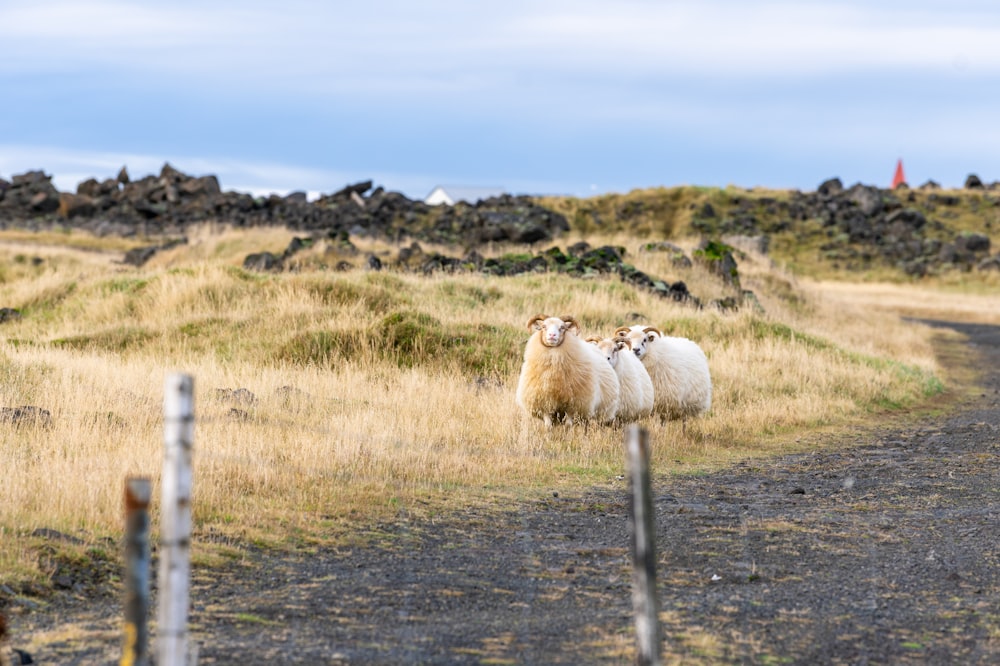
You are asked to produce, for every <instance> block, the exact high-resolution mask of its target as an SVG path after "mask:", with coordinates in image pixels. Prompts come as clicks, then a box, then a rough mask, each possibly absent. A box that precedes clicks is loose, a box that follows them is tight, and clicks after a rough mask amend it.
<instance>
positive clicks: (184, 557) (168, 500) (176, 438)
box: [157, 374, 194, 666]
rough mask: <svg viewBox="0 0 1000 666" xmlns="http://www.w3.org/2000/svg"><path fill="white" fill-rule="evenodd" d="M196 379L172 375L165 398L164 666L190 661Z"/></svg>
mask: <svg viewBox="0 0 1000 666" xmlns="http://www.w3.org/2000/svg"><path fill="white" fill-rule="evenodd" d="M193 441H194V380H193V379H192V377H191V376H190V375H184V374H172V375H169V376H168V377H167V380H166V384H165V386H164V395H163V443H164V456H163V478H162V485H163V505H162V507H161V512H162V515H161V520H160V570H159V616H158V621H157V644H158V647H159V650H158V655H159V659H158V661H157V664H158V666H183V665H184V664H186V663H187V658H188V644H187V616H188V582H189V577H190V569H191V565H190V562H191V559H190V546H191V447H192V444H193Z"/></svg>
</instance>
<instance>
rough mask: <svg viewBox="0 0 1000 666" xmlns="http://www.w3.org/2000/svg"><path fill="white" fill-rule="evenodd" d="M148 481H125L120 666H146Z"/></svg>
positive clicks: (134, 479) (150, 489) (138, 479)
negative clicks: (123, 629)
mask: <svg viewBox="0 0 1000 666" xmlns="http://www.w3.org/2000/svg"><path fill="white" fill-rule="evenodd" d="M152 494H153V484H152V483H151V482H150V480H149V479H146V478H138V477H129V478H127V479H125V639H124V642H123V644H122V659H121V666H149V652H148V646H149V628H148V625H147V617H148V615H149V500H150V496H151V495H152Z"/></svg>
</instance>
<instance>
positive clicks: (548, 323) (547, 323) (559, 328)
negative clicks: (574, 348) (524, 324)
mask: <svg viewBox="0 0 1000 666" xmlns="http://www.w3.org/2000/svg"><path fill="white" fill-rule="evenodd" d="M528 330H531V331H538V332H539V333H538V336H539V340H541V342H542V344H543V345H545V346H546V347H558V346H559V345H561V344H562V343H563V340H564V339H565V337H566V331H573V332H574V333H575V332H577V331H579V330H580V325H579V324H578V323H577V322H576V319H574V318H573V317H546V316H545V315H535V316H534V317H532V318H531V319H530V320H529V321H528Z"/></svg>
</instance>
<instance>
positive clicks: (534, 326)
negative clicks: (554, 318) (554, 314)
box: [528, 314, 549, 331]
mask: <svg viewBox="0 0 1000 666" xmlns="http://www.w3.org/2000/svg"><path fill="white" fill-rule="evenodd" d="M548 318H549V316H548V315H543V314H536V315H535V316H534V317H532V318H531V319H529V320H528V330H529V331H538V330H541V328H542V327H541V326H539V325H538V322H540V321H545V320H546V319H548Z"/></svg>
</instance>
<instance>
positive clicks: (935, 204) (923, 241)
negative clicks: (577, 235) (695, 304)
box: [692, 175, 1000, 277]
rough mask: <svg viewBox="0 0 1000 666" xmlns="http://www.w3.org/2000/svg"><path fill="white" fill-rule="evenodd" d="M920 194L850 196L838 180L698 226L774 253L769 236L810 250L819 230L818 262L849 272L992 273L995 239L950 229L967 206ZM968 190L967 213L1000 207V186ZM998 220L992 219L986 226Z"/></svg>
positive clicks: (975, 182)
mask: <svg viewBox="0 0 1000 666" xmlns="http://www.w3.org/2000/svg"><path fill="white" fill-rule="evenodd" d="M920 189H921V197H922V198H921V199H919V200H918V199H917V197H916V194H915V193H913V192H912V191H910V190H909V189H908V188H898V189H896V190H887V189H879V188H877V187H874V186H870V185H863V184H860V183H858V184H856V185H853V186H851V187H848V188H845V187H844V186H843V184H842V183H841V182H840V180H839V179H837V178H832V179H829V180H827V181H824V182H823V183H821V184H820V186H819V187H818V188H817V190H816V191H815V192H805V193H803V192H799V191H793V192H791V193H790V196H789V197H787V198H782V199H778V198H769V197H756V198H753V197H744V196H738V195H737V196H734V197H733V199H732V201H731V204H732V206H731V207H730V208H729V209H728V210H727V211H726V212H725V214H713V216H712V217H705V216H703V215H699V214H695V215H694V220H693V222H692V224H693V226H694V227H695V228H696V229H698V230H700V231H701V232H702V233H703V234H705V235H706V236H707V237H722V238H730V237H754V238H760V239H762V242H763V244H764V247H767V244H768V240H769V238H770V236H771V235H778V234H792V235H793V236H795V237H797V238H801V239H802V242H803V244H805V243H806V242H808V241H810V240H811V238H812V236H810V234H814V233H815V231H814V230H815V225H816V224H817V223H818V224H819V226H820V227H821V233H822V234H823V235H824V236H825V237H826V238H825V240H824V242H822V243H821V244H820V252H821V255H820V256H819V257H817V259H821V260H825V261H828V262H830V263H832V264H834V265H835V266H840V267H843V268H847V269H857V270H867V269H869V268H871V267H872V266H874V265H883V266H889V267H893V268H897V269H899V270H901V271H903V272H904V273H906V274H908V275H912V276H917V277H919V276H924V275H928V274H932V273H938V272H940V271H942V270H946V269H959V270H973V269H976V268H978V267H987V266H992V265H993V264H992V263H991V262H988V261H986V260H987V259H988V258H989V256H990V251H991V246H990V239H989V237H988V236H985V235H983V234H982V233H975V232H969V231H964V230H961V229H959V230H954V229H953V228H952V227H949V226H948V225H947V224H945V222H944V221H943V220H951V219H956V218H958V217H959V215H958V213H957V212H953V211H952V209H956V208H958V207H959V206H960V205H962V204H963V198H962V197H961V196H959V195H958V194H954V193H947V192H938V191H937V189H938V186H937V184H936V183H928V184H925V185H923V186H921V188H920ZM966 189H967V190H969V193H970V195H969V197H970V198H969V199H968V201H969V204H968V205H970V206H973V207H980V208H988V209H994V208H997V207H1000V199H998V198H995V197H994V196H991V195H990V194H989V193H988V192H990V191H993V190H995V189H997V187H996V184H994V185H990V186H989V187H984V186H983V184H982V182H981V181H980V180H979V178H977V177H975V176H974V175H970V176H969V178H968V179H967V181H966ZM928 192H929V193H928ZM971 197H975V199H972V198H971ZM984 212H985V211H984ZM713 213H714V211H713ZM995 215H997V213H996V212H989V213H988V216H989V217H988V218H987V219H990V218H991V217H992V216H995Z"/></svg>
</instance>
